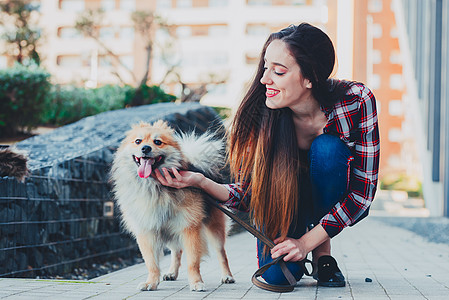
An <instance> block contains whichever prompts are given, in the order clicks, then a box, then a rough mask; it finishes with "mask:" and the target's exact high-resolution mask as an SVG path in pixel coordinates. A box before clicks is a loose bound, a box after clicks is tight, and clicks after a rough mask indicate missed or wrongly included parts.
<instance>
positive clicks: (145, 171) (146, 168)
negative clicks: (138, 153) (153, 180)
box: [137, 158, 154, 178]
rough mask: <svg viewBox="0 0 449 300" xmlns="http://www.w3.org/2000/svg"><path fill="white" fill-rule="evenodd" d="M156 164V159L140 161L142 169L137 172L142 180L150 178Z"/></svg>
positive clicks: (142, 159)
mask: <svg viewBox="0 0 449 300" xmlns="http://www.w3.org/2000/svg"><path fill="white" fill-rule="evenodd" d="M153 164H154V158H150V159H144V158H141V159H140V167H139V169H138V170H137V173H138V174H139V177H140V178H148V177H149V176H150V175H151V171H152V170H153V169H152V165H153Z"/></svg>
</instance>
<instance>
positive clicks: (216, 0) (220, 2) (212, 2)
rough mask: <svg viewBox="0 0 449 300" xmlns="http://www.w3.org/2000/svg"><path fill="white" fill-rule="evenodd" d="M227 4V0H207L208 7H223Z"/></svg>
mask: <svg viewBox="0 0 449 300" xmlns="http://www.w3.org/2000/svg"><path fill="white" fill-rule="evenodd" d="M228 4H229V3H228V0H209V7H225V6H228Z"/></svg>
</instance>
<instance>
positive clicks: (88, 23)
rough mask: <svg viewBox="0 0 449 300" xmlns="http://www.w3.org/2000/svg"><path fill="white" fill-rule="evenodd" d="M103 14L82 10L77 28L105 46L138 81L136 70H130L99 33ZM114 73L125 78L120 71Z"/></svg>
mask: <svg viewBox="0 0 449 300" xmlns="http://www.w3.org/2000/svg"><path fill="white" fill-rule="evenodd" d="M103 15H104V12H103V11H102V10H101V9H99V10H86V11H84V12H82V13H81V14H80V15H79V16H78V18H77V19H76V21H75V29H76V30H78V31H79V32H81V33H82V34H84V35H85V36H88V37H90V38H92V39H94V40H95V42H97V44H98V45H99V46H100V47H101V48H103V49H104V50H105V51H106V53H107V54H108V55H109V56H111V57H112V58H114V60H115V61H116V62H117V63H118V64H119V65H120V66H121V67H122V68H123V69H125V70H126V71H127V72H128V73H129V74H130V75H131V78H132V79H133V81H134V82H136V81H137V79H136V76H135V75H134V72H133V71H132V70H130V69H129V68H128V67H127V66H126V65H125V64H124V63H123V62H122V61H121V60H120V57H119V56H118V55H117V54H115V53H114V52H113V51H112V50H111V49H110V48H109V47H108V46H107V45H106V44H105V43H104V42H103V41H102V40H101V39H100V34H99V28H100V26H101V24H102V22H103ZM114 75H115V76H117V78H118V79H119V80H120V81H121V82H122V83H125V82H124V81H123V79H122V78H121V77H120V75H119V73H118V72H114Z"/></svg>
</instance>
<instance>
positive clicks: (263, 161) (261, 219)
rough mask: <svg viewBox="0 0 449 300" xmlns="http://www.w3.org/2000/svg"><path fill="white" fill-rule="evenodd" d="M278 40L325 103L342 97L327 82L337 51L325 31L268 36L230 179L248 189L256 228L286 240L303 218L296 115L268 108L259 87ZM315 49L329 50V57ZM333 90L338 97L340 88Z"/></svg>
mask: <svg viewBox="0 0 449 300" xmlns="http://www.w3.org/2000/svg"><path fill="white" fill-rule="evenodd" d="M323 35H324V36H323ZM275 39H281V40H282V41H284V42H285V43H286V44H287V47H288V49H289V50H290V52H291V54H292V55H293V56H294V57H295V59H296V61H297V63H298V65H299V66H300V69H301V73H302V75H303V76H304V77H305V78H307V79H309V80H310V81H311V82H312V93H313V95H314V96H315V99H317V101H318V102H319V103H320V104H322V105H325V106H327V105H329V103H333V102H335V101H336V100H335V99H336V97H333V96H336V94H338V95H337V96H339V94H341V93H331V92H330V86H331V81H329V80H328V78H329V76H330V74H331V72H332V69H333V66H334V62H335V52H334V48H333V45H332V42H331V41H330V39H329V37H328V36H327V35H326V34H325V33H324V32H322V31H321V30H320V29H318V28H316V27H314V26H312V25H309V24H307V23H302V24H300V25H299V26H294V25H291V26H289V27H287V28H285V29H283V30H281V31H279V32H276V33H272V34H271V35H270V36H269V38H268V39H267V41H266V42H265V45H264V47H263V49H262V52H261V55H260V60H259V65H258V69H257V72H256V75H255V77H254V79H253V81H252V83H251V85H250V87H249V89H248V91H247V93H246V95H245V97H244V98H243V100H242V102H241V104H240V106H239V108H238V110H237V112H236V115H235V117H234V120H233V123H232V128H231V131H230V136H229V139H228V141H229V160H230V167H231V174H232V175H233V177H234V178H235V179H236V181H238V182H240V183H246V184H248V191H249V190H250V191H251V202H250V210H251V213H252V217H253V219H254V222H255V225H256V226H257V227H259V228H260V229H263V231H264V232H265V234H266V235H267V236H268V237H269V238H270V239H275V238H276V237H281V238H285V237H286V236H287V234H288V231H289V228H290V226H291V224H292V223H293V222H294V221H295V217H296V216H297V215H298V204H299V203H298V202H299V173H300V167H301V166H300V162H299V149H298V143H297V138H296V131H295V126H294V123H293V118H292V112H291V110H290V109H289V108H282V109H275V110H273V109H269V108H268V107H267V106H266V105H265V101H266V97H265V91H266V88H265V86H264V85H263V84H261V83H260V79H261V78H262V76H263V73H264V57H265V52H266V49H267V47H268V45H269V44H270V43H271V42H272V41H273V40H275ZM316 47H325V48H326V49H325V51H327V52H323V49H319V50H317V49H315V48H316ZM314 52H315V53H314ZM323 56H325V58H323ZM329 56H332V57H329ZM323 61H324V62H323ZM332 89H333V90H334V91H333V92H335V87H333V88H332ZM314 90H315V91H314ZM245 196H246V195H245ZM264 251H267V248H266V247H265V249H264Z"/></svg>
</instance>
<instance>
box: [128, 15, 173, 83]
mask: <svg viewBox="0 0 449 300" xmlns="http://www.w3.org/2000/svg"><path fill="white" fill-rule="evenodd" d="M131 20H132V21H133V23H134V29H135V30H136V31H137V33H138V34H140V37H141V38H142V39H143V41H144V42H145V50H146V52H147V57H146V60H145V72H144V74H143V76H142V79H141V80H140V85H139V86H142V85H146V84H147V81H148V74H149V72H150V61H151V55H152V52H153V38H152V32H151V31H152V27H153V25H154V22H155V21H156V22H157V23H158V25H159V26H164V25H165V24H164V23H163V22H162V19H161V18H160V17H158V16H156V15H154V14H153V13H152V12H150V11H135V12H133V13H132V14H131Z"/></svg>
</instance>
